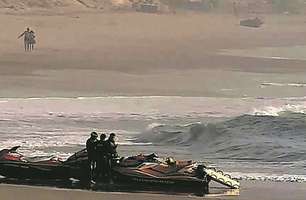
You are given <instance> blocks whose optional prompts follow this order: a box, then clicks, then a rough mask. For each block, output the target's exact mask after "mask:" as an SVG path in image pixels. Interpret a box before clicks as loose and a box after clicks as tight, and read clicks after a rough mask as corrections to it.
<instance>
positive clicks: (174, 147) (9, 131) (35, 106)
mask: <svg viewBox="0 0 306 200" xmlns="http://www.w3.org/2000/svg"><path fill="white" fill-rule="evenodd" d="M305 100H306V98H305V97H299V98H206V97H175V96H174V97H159V96H152V97H78V98H56V97H55V98H11V99H7V98H2V99H0V148H9V147H13V146H16V145H21V149H20V151H21V152H22V153H24V154H25V155H28V156H34V155H55V156H59V157H61V158H62V159H65V158H67V157H68V156H69V155H71V154H72V153H73V152H75V151H78V150H81V149H82V148H84V146H85V141H86V139H87V138H88V137H89V134H90V132H91V131H97V132H99V133H110V132H115V133H117V135H118V143H119V144H120V146H119V153H120V155H122V156H128V155H134V154H138V153H152V152H154V153H156V154H159V155H160V156H174V157H176V158H179V159H194V160H198V161H204V162H205V163H207V165H210V166H214V167H218V168H220V169H223V170H225V171H227V172H230V173H231V174H232V175H233V176H234V177H237V178H241V179H258V180H274V181H300V182H303V181H306V176H305V174H306V101H305Z"/></svg>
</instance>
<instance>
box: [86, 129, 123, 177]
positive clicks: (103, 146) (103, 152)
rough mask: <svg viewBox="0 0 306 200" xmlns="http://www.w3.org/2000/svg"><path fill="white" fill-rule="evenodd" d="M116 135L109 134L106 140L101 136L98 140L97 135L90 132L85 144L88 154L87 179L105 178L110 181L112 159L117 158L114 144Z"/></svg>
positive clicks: (103, 135)
mask: <svg viewBox="0 0 306 200" xmlns="http://www.w3.org/2000/svg"><path fill="white" fill-rule="evenodd" d="M115 137H116V135H115V134H114V133H111V134H110V135H109V137H108V139H107V140H106V135H105V134H103V133H102V134H101V135H100V140H98V134H97V133H96V132H92V133H91V136H90V138H89V139H88V140H87V142H86V149H87V153H88V179H89V181H90V182H92V181H93V179H94V178H95V179H104V178H107V179H109V180H110V181H111V178H112V177H111V169H112V164H113V159H114V158H117V157H118V154H117V146H118V145H117V144H116V142H115Z"/></svg>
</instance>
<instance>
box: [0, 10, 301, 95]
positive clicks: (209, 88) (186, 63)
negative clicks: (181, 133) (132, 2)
mask: <svg viewBox="0 0 306 200" xmlns="http://www.w3.org/2000/svg"><path fill="white" fill-rule="evenodd" d="M265 21H266V24H265V26H263V27H262V28H260V29H252V28H245V27H240V26H239V20H238V19H237V18H235V17H233V16H230V15H211V14H200V13H178V14H177V15H170V14H143V13H129V12H122V13H120V12H117V13H110V12H104V13H102V12H96V11H95V12H92V11H91V12H88V11H84V12H74V11H69V12H68V11H67V12H62V13H61V14H59V15H55V14H54V13H53V14H52V13H49V11H48V12H47V11H46V12H44V13H43V14H42V13H41V12H36V13H35V12H34V13H31V12H28V13H27V14H12V13H11V14H5V13H3V12H2V14H0V24H1V25H2V27H3V29H2V30H1V34H0V44H1V45H0V71H1V74H0V85H1V86H0V87H1V88H0V96H1V97H29V96H31V97H33V96H102V95H103V96H104V95H130V96H134V95H176V96H226V97H241V96H272V97H274V96H276V97H278V96H302V95H304V94H305V92H306V91H305V88H285V89H280V90H275V88H266V89H262V88H260V84H261V83H262V82H264V81H266V82H279V81H285V82H303V81H304V82H305V76H304V75H303V74H305V72H306V67H305V66H306V61H305V60H276V59H268V58H247V57H239V56H226V55H220V54H218V52H220V50H222V49H244V48H255V47H263V46H272V47H275V46H293V45H305V44H306V40H305V35H306V26H305V20H304V17H303V16H266V17H265ZM27 26H29V27H31V28H33V29H34V30H35V31H36V34H37V41H38V43H37V49H36V50H35V51H34V52H32V53H26V52H24V51H23V44H22V40H17V36H18V34H20V33H21V32H22V31H23V30H24V29H25V27H27ZM305 51H306V50H305ZM305 53H306V52H305ZM165 85H167V87H165Z"/></svg>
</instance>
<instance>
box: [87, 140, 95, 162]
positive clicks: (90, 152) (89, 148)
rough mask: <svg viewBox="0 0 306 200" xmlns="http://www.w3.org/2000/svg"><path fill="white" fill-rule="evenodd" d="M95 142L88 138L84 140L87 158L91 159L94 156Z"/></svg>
mask: <svg viewBox="0 0 306 200" xmlns="http://www.w3.org/2000/svg"><path fill="white" fill-rule="evenodd" d="M96 142H97V140H95V139H93V138H89V139H88V140H87V141H86V150H87V153H88V159H90V160H93V159H95V157H96Z"/></svg>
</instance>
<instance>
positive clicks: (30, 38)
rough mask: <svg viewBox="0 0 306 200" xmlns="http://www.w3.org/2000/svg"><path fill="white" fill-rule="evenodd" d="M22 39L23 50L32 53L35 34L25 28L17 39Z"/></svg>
mask: <svg viewBox="0 0 306 200" xmlns="http://www.w3.org/2000/svg"><path fill="white" fill-rule="evenodd" d="M21 37H23V40H24V50H25V51H33V50H34V45H35V44H36V40H35V37H36V36H35V32H34V31H33V30H30V28H27V29H26V30H25V31H24V32H23V33H22V34H20V35H19V36H18V39H19V38H21Z"/></svg>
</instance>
